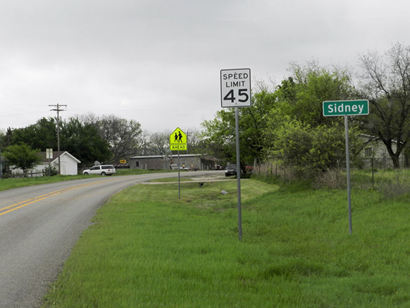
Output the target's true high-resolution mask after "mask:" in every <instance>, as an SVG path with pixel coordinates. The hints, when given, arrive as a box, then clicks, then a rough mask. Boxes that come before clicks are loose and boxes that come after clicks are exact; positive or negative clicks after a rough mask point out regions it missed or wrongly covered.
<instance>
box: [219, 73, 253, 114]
mask: <svg viewBox="0 0 410 308" xmlns="http://www.w3.org/2000/svg"><path fill="white" fill-rule="evenodd" d="M221 98H222V102H221V105H222V107H227V108H230V107H248V106H250V105H251V99H250V98H251V70H250V69H249V68H240V69H227V70H221Z"/></svg>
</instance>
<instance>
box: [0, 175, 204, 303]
mask: <svg viewBox="0 0 410 308" xmlns="http://www.w3.org/2000/svg"><path fill="white" fill-rule="evenodd" d="M204 174H209V173H207V172H202V171H196V172H183V173H182V174H181V176H200V175H204ZM164 177H175V173H173V174H172V173H163V174H158V173H157V174H145V175H134V176H117V177H101V178H88V179H84V180H76V181H67V182H59V183H54V184H46V185H36V186H29V187H23V188H17V189H12V190H6V191H2V192H0V307H38V306H39V305H40V304H41V300H42V297H43V296H44V294H45V293H46V292H47V289H48V287H49V285H50V283H51V282H53V281H54V280H55V279H56V277H57V275H58V273H59V271H60V270H61V268H62V266H63V264H64V261H65V260H66V259H67V257H68V256H69V254H70V251H71V249H72V247H73V246H74V244H75V242H76V241H77V239H78V238H79V236H80V234H81V232H82V231H83V230H84V229H86V228H87V227H88V226H89V225H90V223H91V222H90V221H91V218H92V217H93V216H94V215H95V212H96V210H97V209H98V208H99V207H100V206H101V205H102V204H104V202H105V201H106V200H107V199H108V198H109V197H110V196H111V195H112V194H114V193H116V192H118V191H120V190H122V189H124V188H126V187H128V186H130V185H133V184H136V183H138V182H143V181H147V180H152V179H158V178H164Z"/></svg>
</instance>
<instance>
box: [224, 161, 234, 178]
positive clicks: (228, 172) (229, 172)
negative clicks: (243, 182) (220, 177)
mask: <svg viewBox="0 0 410 308" xmlns="http://www.w3.org/2000/svg"><path fill="white" fill-rule="evenodd" d="M230 175H236V165H234V164H229V165H227V166H226V168H225V176H230Z"/></svg>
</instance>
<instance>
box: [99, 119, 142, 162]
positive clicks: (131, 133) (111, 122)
mask: <svg viewBox="0 0 410 308" xmlns="http://www.w3.org/2000/svg"><path fill="white" fill-rule="evenodd" d="M95 125H96V126H97V128H98V130H99V132H100V135H101V137H102V138H103V139H104V140H106V142H107V143H108V145H109V147H110V151H111V154H112V157H111V160H112V161H113V162H119V160H120V159H124V158H126V157H129V156H131V155H133V154H135V153H136V152H137V149H138V145H139V142H140V140H139V139H140V138H141V133H142V130H141V124H140V123H138V122H136V121H134V120H126V119H122V118H119V117H117V116H114V115H109V116H104V117H103V118H101V119H99V120H97V121H96V122H95Z"/></svg>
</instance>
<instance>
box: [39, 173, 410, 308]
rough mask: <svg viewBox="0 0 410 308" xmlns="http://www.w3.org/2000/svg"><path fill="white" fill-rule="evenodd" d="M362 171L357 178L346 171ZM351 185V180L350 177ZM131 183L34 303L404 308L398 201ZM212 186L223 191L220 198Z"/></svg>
mask: <svg viewBox="0 0 410 308" xmlns="http://www.w3.org/2000/svg"><path fill="white" fill-rule="evenodd" d="M358 176H359V177H360V176H366V177H367V176H368V175H358ZM359 180H360V179H359ZM271 181H272V183H267V182H266V181H260V180H255V179H246V180H243V181H242V197H243V198H242V199H243V240H242V242H240V241H239V240H238V234H237V209H236V206H237V204H236V181H235V180H232V181H228V182H215V183H204V184H203V185H202V186H201V185H198V183H185V182H184V183H183V185H182V191H181V196H182V199H181V200H178V199H177V186H176V185H175V184H170V183H164V184H162V185H143V184H140V185H136V186H134V187H131V188H129V189H127V190H125V191H123V192H121V193H119V194H117V195H115V196H114V197H113V198H112V199H111V200H110V201H109V202H108V203H107V204H106V205H105V206H104V207H102V208H101V209H100V210H99V211H98V213H97V216H96V217H95V219H94V224H93V225H92V226H91V227H90V228H89V229H88V230H86V232H84V234H83V235H82V237H81V239H80V240H79V242H78V243H77V245H76V246H75V248H74V250H73V252H72V254H71V256H70V258H69V259H68V260H67V262H66V264H65V266H64V269H63V271H62V273H61V275H60V276H59V278H58V280H57V282H56V283H55V284H54V285H53V286H52V287H51V290H50V293H49V294H48V295H47V296H46V298H45V302H44V306H45V307H161V306H165V307H408V306H409V305H410V296H409V294H410V281H409V279H408V273H409V272H410V263H409V262H408V261H409V255H410V248H409V247H410V226H409V224H408V222H409V221H410V195H409V194H403V195H401V196H400V197H394V198H393V197H389V198H386V196H384V195H383V194H382V193H380V192H379V191H377V190H374V189H371V188H367V189H364V188H359V189H356V188H354V189H353V192H352V207H353V234H352V235H349V232H348V221H347V220H348V218H347V205H346V191H345V190H344V189H328V188H322V189H312V188H311V186H310V184H309V183H294V184H284V183H281V182H278V181H277V180H275V182H274V183H273V180H272V179H271ZM222 191H224V192H225V193H221V192H222Z"/></svg>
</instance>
